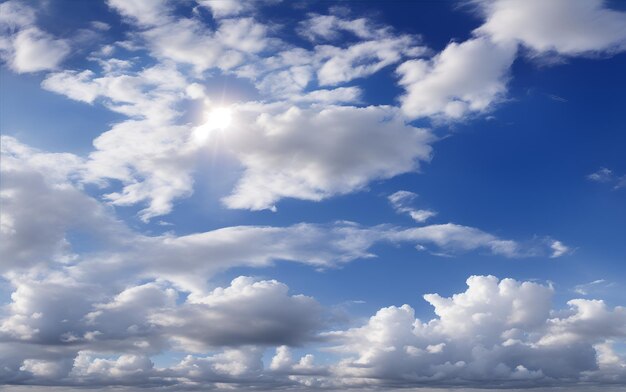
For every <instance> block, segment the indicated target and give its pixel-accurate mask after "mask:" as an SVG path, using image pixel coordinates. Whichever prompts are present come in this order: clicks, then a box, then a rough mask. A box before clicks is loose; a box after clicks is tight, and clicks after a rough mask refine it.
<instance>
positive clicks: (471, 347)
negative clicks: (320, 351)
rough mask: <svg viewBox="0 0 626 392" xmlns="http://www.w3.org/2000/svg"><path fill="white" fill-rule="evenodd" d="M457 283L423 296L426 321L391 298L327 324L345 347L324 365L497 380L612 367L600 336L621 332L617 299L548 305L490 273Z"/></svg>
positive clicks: (423, 378)
mask: <svg viewBox="0 0 626 392" xmlns="http://www.w3.org/2000/svg"><path fill="white" fill-rule="evenodd" d="M467 285H468V288H467V290H466V291H465V292H463V293H459V294H455V295H453V296H452V297H448V298H446V297H442V296H440V295H438V294H427V295H425V296H424V299H425V300H426V301H428V302H429V303H430V304H431V305H432V306H433V307H434V311H435V313H436V315H437V316H438V317H437V318H435V319H432V320H430V321H428V322H422V321H421V320H419V319H416V318H415V312H414V310H413V309H412V308H411V307H410V306H408V305H403V306H400V307H395V306H392V307H388V308H383V309H381V310H380V311H378V312H377V313H376V314H375V315H374V316H372V317H371V318H370V319H369V321H368V322H367V323H366V324H365V325H363V326H361V327H357V328H353V329H349V330H347V331H336V332H331V333H328V336H330V337H332V338H333V339H337V341H338V342H340V343H341V344H339V345H337V346H336V347H335V348H334V350H335V351H337V352H339V353H345V354H346V355H348V356H349V357H348V358H346V359H344V360H342V361H340V362H339V363H338V364H336V365H335V366H334V367H333V369H332V371H333V372H334V373H335V374H337V375H342V376H343V377H345V378H346V379H347V380H345V382H346V384H348V385H350V384H352V385H367V384H369V383H374V384H377V385H382V386H384V385H394V384H395V383H398V382H399V381H404V382H406V383H409V384H410V383H414V384H416V385H429V384H433V385H436V384H443V385H451V384H452V385H454V384H464V383H471V384H473V385H476V386H477V385H480V383H481V380H483V381H484V380H490V381H491V382H493V381H494V380H497V384H498V385H501V386H509V387H512V386H515V385H517V386H523V385H535V386H537V385H541V384H542V383H547V384H550V383H552V382H553V381H554V380H559V379H570V380H574V379H589V380H591V379H594V378H597V377H602V373H603V371H604V370H606V371H607V372H608V373H612V372H613V370H612V369H610V367H609V368H606V369H605V368H604V365H603V363H602V361H601V360H600V358H602V355H603V350H604V349H603V348H602V347H603V346H600V345H602V344H604V342H606V341H607V340H610V339H613V338H623V336H624V333H625V332H626V331H625V330H624V325H626V324H625V323H624V317H626V310H625V309H624V308H622V307H616V308H614V309H610V308H608V307H607V306H606V304H605V303H603V302H602V301H590V300H582V299H578V300H572V301H570V302H568V305H569V309H566V310H564V311H560V312H555V311H552V310H551V297H552V295H553V289H552V288H551V287H549V286H543V285H540V284H537V283H531V282H518V281H515V280H513V279H503V280H501V281H499V280H498V279H497V278H495V277H493V276H472V277H470V278H469V279H468V280H467ZM600 326H601V327H600ZM621 361H622V362H621V365H620V366H622V367H623V359H622V360H621ZM621 377H623V373H622V376H621Z"/></svg>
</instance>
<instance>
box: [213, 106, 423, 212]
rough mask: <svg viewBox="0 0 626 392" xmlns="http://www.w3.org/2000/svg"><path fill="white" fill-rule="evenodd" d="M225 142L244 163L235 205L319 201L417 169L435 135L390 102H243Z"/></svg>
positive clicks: (230, 203)
mask: <svg viewBox="0 0 626 392" xmlns="http://www.w3.org/2000/svg"><path fill="white" fill-rule="evenodd" d="M236 110H237V114H236V115H235V116H233V117H234V118H235V120H234V121H233V124H232V125H231V127H230V128H232V130H229V131H228V132H225V134H224V143H225V144H226V147H227V148H229V149H230V151H232V153H233V154H234V155H235V156H236V157H237V159H238V160H239V161H240V162H241V163H242V164H243V166H244V167H245V172H244V174H243V177H242V178H241V180H240V181H239V183H238V184H237V186H236V188H235V190H234V192H233V194H232V195H230V196H228V197H227V198H225V199H224V202H225V203H226V205H227V206H228V207H230V208H249V209H253V210H259V209H267V208H272V207H273V206H274V204H275V203H276V202H277V201H278V200H279V199H281V198H285V197H292V198H298V199H304V200H316V201H317V200H322V199H325V198H328V197H330V196H333V195H336V194H345V193H350V192H354V191H355V190H359V189H362V188H363V187H365V186H366V185H367V184H368V183H369V182H370V181H372V180H374V179H384V178H390V177H393V176H395V175H398V174H401V173H406V172H411V171H415V170H417V168H418V167H419V166H418V165H419V161H427V160H429V158H430V153H431V150H432V148H431V147H430V143H431V142H432V141H433V137H432V136H431V134H430V133H429V132H428V131H426V130H423V129H418V128H414V127H411V126H408V125H406V124H405V123H404V122H403V120H402V119H401V118H400V117H399V116H398V114H397V111H396V110H394V109H393V108H390V107H375V106H370V107H365V108H357V107H347V106H343V107H341V106H326V107H324V108H320V109H315V108H308V109H300V108H297V107H284V106H282V105H281V106H274V107H271V106H256V107H255V106H252V105H249V106H247V107H246V106H240V107H238V108H236Z"/></svg>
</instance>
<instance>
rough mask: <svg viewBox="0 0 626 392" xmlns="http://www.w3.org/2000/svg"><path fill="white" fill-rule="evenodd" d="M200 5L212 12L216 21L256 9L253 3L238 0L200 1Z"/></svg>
mask: <svg viewBox="0 0 626 392" xmlns="http://www.w3.org/2000/svg"><path fill="white" fill-rule="evenodd" d="M198 4H199V5H200V6H202V7H206V8H208V9H209V10H211V13H212V14H213V17H214V18H216V19H219V18H228V17H233V16H237V15H240V14H242V13H245V12H248V11H250V10H251V9H253V8H254V3H253V2H240V1H237V0H198Z"/></svg>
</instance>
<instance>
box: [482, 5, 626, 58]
mask: <svg viewBox="0 0 626 392" xmlns="http://www.w3.org/2000/svg"><path fill="white" fill-rule="evenodd" d="M476 3H477V4H479V6H480V7H481V10H482V12H483V13H484V14H485V17H486V21H485V24H483V25H482V26H481V27H479V28H478V29H477V30H476V32H477V33H479V34H485V35H489V36H490V37H491V38H492V39H493V41H494V42H497V43H502V42H520V43H521V44H523V45H524V46H526V47H528V48H530V49H531V50H533V51H535V52H537V53H546V52H556V53H558V54H561V55H566V56H579V55H589V54H597V53H603V52H604V53H614V52H619V51H623V50H625V49H626V13H624V12H620V11H617V10H612V9H609V8H608V7H607V6H606V2H604V1H602V0H591V1H584V2H574V3H573V4H572V2H570V1H567V0H555V1H547V2H546V1H541V0H530V1H524V0H495V1H492V0H486V1H478V2H476Z"/></svg>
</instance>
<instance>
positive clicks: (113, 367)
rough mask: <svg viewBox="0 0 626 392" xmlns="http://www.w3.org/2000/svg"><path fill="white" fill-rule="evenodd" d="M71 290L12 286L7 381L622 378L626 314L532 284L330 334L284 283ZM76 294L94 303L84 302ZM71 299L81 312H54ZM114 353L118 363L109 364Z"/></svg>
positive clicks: (394, 313)
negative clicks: (199, 291)
mask: <svg viewBox="0 0 626 392" xmlns="http://www.w3.org/2000/svg"><path fill="white" fill-rule="evenodd" d="M56 279H57V280H58V279H59V278H56ZM67 279H69V278H67V277H66V279H65V280H64V281H61V280H58V281H53V278H48V279H47V281H46V282H43V281H40V282H34V281H28V282H27V281H25V280H24V281H21V282H18V281H13V284H15V285H17V286H18V289H17V291H16V293H15V294H14V296H13V299H14V302H13V303H12V304H11V307H10V308H9V309H8V311H9V312H10V313H12V315H11V316H9V317H8V318H5V319H4V320H3V321H2V324H1V325H2V327H1V328H0V333H1V334H2V340H3V343H2V345H3V347H4V348H5V349H4V350H3V351H2V354H1V355H2V359H3V364H4V367H3V369H2V373H0V375H2V377H3V380H5V381H11V382H18V383H22V384H49V385H68V386H69V385H92V386H93V385H100V386H104V385H118V386H119V385H128V386H144V387H146V386H161V387H167V386H170V387H172V388H174V389H176V388H181V387H183V386H185V385H189V383H190V382H191V385H194V386H195V387H198V388H202V387H204V388H206V387H212V388H217V389H220V388H232V387H237V386H239V387H244V386H255V385H256V386H263V385H264V386H265V388H273V387H276V386H279V385H282V386H288V385H291V386H294V387H295V386H301V387H307V388H315V387H324V388H340V389H346V388H357V389H361V388H364V387H380V388H383V387H390V386H393V385H398V384H399V383H401V384H403V385H407V386H410V385H416V386H417V385H422V386H424V385H431V386H436V385H440V386H464V385H473V386H481V385H485V383H486V382H490V383H491V382H493V380H497V384H498V385H500V386H506V387H516V386H517V387H524V386H530V385H533V386H541V385H551V384H553V383H555V382H565V383H566V384H571V385H574V384H575V383H577V382H586V383H589V384H594V383H597V382H602V381H609V380H610V381H612V382H619V380H622V381H623V377H624V372H623V369H624V366H625V364H624V359H623V358H621V357H620V356H619V355H618V354H617V353H616V352H615V350H614V345H613V342H615V341H616V340H619V339H623V337H624V336H626V330H625V329H624V326H625V325H626V310H625V309H624V308H622V307H615V308H611V307H609V306H607V305H606V304H605V303H604V302H603V301H599V300H586V299H575V300H571V301H569V302H568V307H567V308H566V309H563V310H554V309H553V306H552V296H553V292H554V289H553V288H552V287H551V286H545V285H541V284H538V283H533V282H521V281H516V280H513V279H503V280H498V279H497V278H495V277H493V276H472V277H470V278H469V279H468V280H467V285H468V287H467V289H466V291H464V292H461V293H458V294H455V295H453V296H451V297H443V296H440V295H438V294H427V295H425V296H424V299H425V300H426V301H427V302H428V303H430V304H431V305H432V306H433V308H434V312H435V317H434V318H432V319H431V320H428V321H421V320H420V319H417V318H416V317H415V311H414V310H413V309H412V308H411V307H410V306H408V305H403V306H400V307H396V306H391V307H387V308H382V309H380V310H379V311H378V312H376V314H375V315H373V316H372V317H371V318H370V319H369V320H368V321H367V322H365V323H364V324H363V325H361V326H355V327H353V328H349V329H345V330H332V329H331V330H328V327H330V325H324V324H320V322H319V320H320V315H321V312H323V311H324V310H323V309H322V307H321V306H320V305H319V304H318V303H317V302H316V301H315V300H314V299H313V298H310V297H306V296H302V295H290V294H289V293H288V288H287V287H286V286H285V285H284V284H282V283H279V282H276V281H260V280H255V279H252V278H248V277H239V278H236V279H235V280H233V281H232V282H231V284H230V285H229V286H227V287H224V288H216V289H215V290H213V291H212V292H210V293H209V294H208V295H206V296H203V297H197V298H188V299H186V300H183V301H180V299H178V298H177V296H178V294H177V293H176V290H174V289H173V288H171V287H167V286H164V285H163V284H161V283H147V284H141V285H137V286H132V287H127V288H125V289H122V290H121V291H119V292H117V293H116V291H115V290H109V294H107V293H106V290H92V289H89V287H88V285H85V284H84V283H78V282H75V283H72V282H71V281H69V280H67ZM76 290H81V292H83V293H84V295H83V296H82V297H79V298H77V297H76V296H74V295H73V293H75V292H76ZM61 298H65V299H64V303H66V304H67V303H71V304H72V306H55V305H54V304H55V299H61ZM310 340H317V341H318V345H320V344H321V347H322V348H323V350H322V351H318V352H316V353H313V352H309V353H305V354H299V355H294V349H292V348H290V346H293V345H298V344H301V343H304V342H307V341H310ZM44 342H45V343H44ZM168 349H169V350H184V352H187V353H189V354H187V355H185V356H184V357H183V358H182V359H180V360H179V361H173V362H172V361H170V363H169V364H166V365H156V362H155V360H154V359H152V357H153V356H154V355H155V354H158V353H159V352H161V351H162V350H168ZM111 350H114V351H115V352H116V353H118V354H117V355H114V356H111V355H110V354H107V352H110V351H111ZM207 353H208V354H207ZM272 353H273V354H272ZM328 353H330V354H331V356H330V357H327V356H328ZM266 354H270V355H269V356H268V355H266ZM318 356H322V357H326V359H325V360H324V361H320V360H319V359H318ZM259 383H260V384H259Z"/></svg>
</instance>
